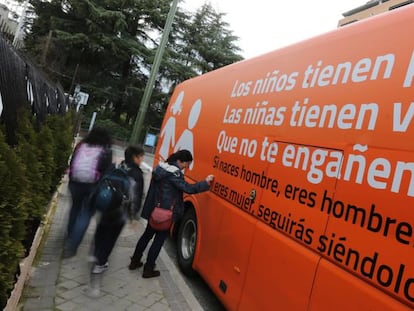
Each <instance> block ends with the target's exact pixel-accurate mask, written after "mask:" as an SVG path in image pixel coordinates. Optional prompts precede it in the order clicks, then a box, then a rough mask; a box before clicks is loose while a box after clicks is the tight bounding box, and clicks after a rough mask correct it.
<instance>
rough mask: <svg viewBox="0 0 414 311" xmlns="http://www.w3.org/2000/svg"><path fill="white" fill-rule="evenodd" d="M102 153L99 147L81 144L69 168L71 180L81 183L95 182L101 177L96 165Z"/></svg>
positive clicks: (101, 148)
mask: <svg viewBox="0 0 414 311" xmlns="http://www.w3.org/2000/svg"><path fill="white" fill-rule="evenodd" d="M102 152H103V147H101V146H92V145H88V144H86V143H83V144H81V145H80V146H79V147H78V148H77V150H76V152H75V154H74V159H73V161H72V165H71V168H70V176H71V180H73V181H77V182H83V183H94V182H97V181H98V180H99V178H100V177H101V173H100V172H99V171H98V164H99V159H100V158H101V154H102Z"/></svg>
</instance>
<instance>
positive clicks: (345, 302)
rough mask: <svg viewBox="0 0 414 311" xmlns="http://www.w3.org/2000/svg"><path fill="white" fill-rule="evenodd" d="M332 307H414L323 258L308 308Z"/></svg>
mask: <svg viewBox="0 0 414 311" xmlns="http://www.w3.org/2000/svg"><path fill="white" fill-rule="evenodd" d="M331 310H337V311H349V310H373V311H409V310H412V308H410V307H408V306H407V305H404V304H402V303H400V302H398V301H397V300H395V299H392V298H391V297H390V296H388V295H384V294H383V293H382V292H381V291H380V290H378V289H376V288H375V287H373V286H371V285H369V284H368V283H366V282H364V281H362V280H360V279H358V278H357V277H355V276H353V275H351V274H349V273H348V272H346V271H344V270H343V269H341V268H339V267H338V266H336V265H334V264H332V263H330V262H328V261H326V260H322V261H321V263H320V265H319V268H318V274H317V277H316V280H315V286H314V287H313V290H312V298H311V302H310V305H309V309H308V311H331Z"/></svg>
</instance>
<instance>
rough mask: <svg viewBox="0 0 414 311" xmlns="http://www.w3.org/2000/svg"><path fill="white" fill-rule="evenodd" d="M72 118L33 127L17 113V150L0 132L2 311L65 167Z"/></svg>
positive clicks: (53, 119) (28, 116)
mask: <svg viewBox="0 0 414 311" xmlns="http://www.w3.org/2000/svg"><path fill="white" fill-rule="evenodd" d="M72 124H73V122H72V114H71V113H66V115H64V116H61V115H51V116H48V117H47V120H46V122H45V123H44V124H39V123H38V122H37V120H36V118H34V117H33V116H32V115H31V113H30V112H29V111H27V110H23V111H19V113H18V128H17V129H16V134H17V137H18V144H17V146H9V145H7V144H6V139H5V134H4V133H5V131H4V129H1V131H0V180H1V186H0V307H2V308H4V306H5V305H6V303H7V300H8V297H9V295H10V292H11V290H12V289H13V287H14V283H15V281H16V274H18V272H19V271H18V265H19V262H20V260H21V259H23V258H24V257H25V256H27V255H28V252H29V251H30V246H31V244H32V240H33V237H34V234H35V232H36V230H37V227H38V225H39V223H40V221H41V220H42V218H43V217H44V215H45V214H46V212H47V207H48V203H49V201H50V199H51V197H52V195H53V193H54V191H55V190H56V189H57V187H58V185H59V182H60V180H61V178H62V176H63V174H64V173H65V170H66V168H67V164H68V159H69V156H70V154H71V151H72V141H73V130H72Z"/></svg>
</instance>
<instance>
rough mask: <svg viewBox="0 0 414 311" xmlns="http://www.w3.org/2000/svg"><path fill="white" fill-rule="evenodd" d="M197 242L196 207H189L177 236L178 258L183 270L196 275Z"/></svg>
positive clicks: (187, 273) (186, 273)
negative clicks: (194, 261) (194, 264)
mask: <svg viewBox="0 0 414 311" xmlns="http://www.w3.org/2000/svg"><path fill="white" fill-rule="evenodd" d="M196 243H197V219H196V215H195V212H194V209H192V208H189V209H187V211H186V212H185V214H184V217H183V219H182V220H181V225H180V229H179V230H178V236H177V260H178V265H179V267H180V269H181V271H182V272H183V273H184V274H185V275H187V276H194V275H196V272H195V271H194V270H193V267H192V266H193V260H194V254H195V249H196Z"/></svg>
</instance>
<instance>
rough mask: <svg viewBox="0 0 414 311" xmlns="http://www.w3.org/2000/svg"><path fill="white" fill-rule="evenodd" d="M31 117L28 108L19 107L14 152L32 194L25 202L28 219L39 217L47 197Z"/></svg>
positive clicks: (42, 212)
mask: <svg viewBox="0 0 414 311" xmlns="http://www.w3.org/2000/svg"><path fill="white" fill-rule="evenodd" d="M32 122H33V118H32V116H31V115H30V114H29V112H28V110H26V109H21V110H20V111H19V113H18V116H17V123H18V126H17V130H16V133H17V140H18V145H17V147H16V154H17V156H18V157H19V158H20V159H21V160H22V162H23V164H24V166H25V175H26V177H27V179H28V180H29V191H30V193H31V194H32V196H31V198H30V202H28V203H27V205H28V210H29V211H30V215H29V219H30V220H32V219H39V218H40V217H41V216H42V215H43V214H44V211H45V207H46V204H47V198H46V197H45V195H44V193H43V190H44V189H45V188H46V189H48V186H47V185H46V184H45V181H44V180H43V179H42V178H41V176H42V174H41V171H42V170H44V164H43V163H41V162H40V150H39V148H38V147H37V139H36V136H37V133H36V132H35V130H34V126H33V123H32Z"/></svg>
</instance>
